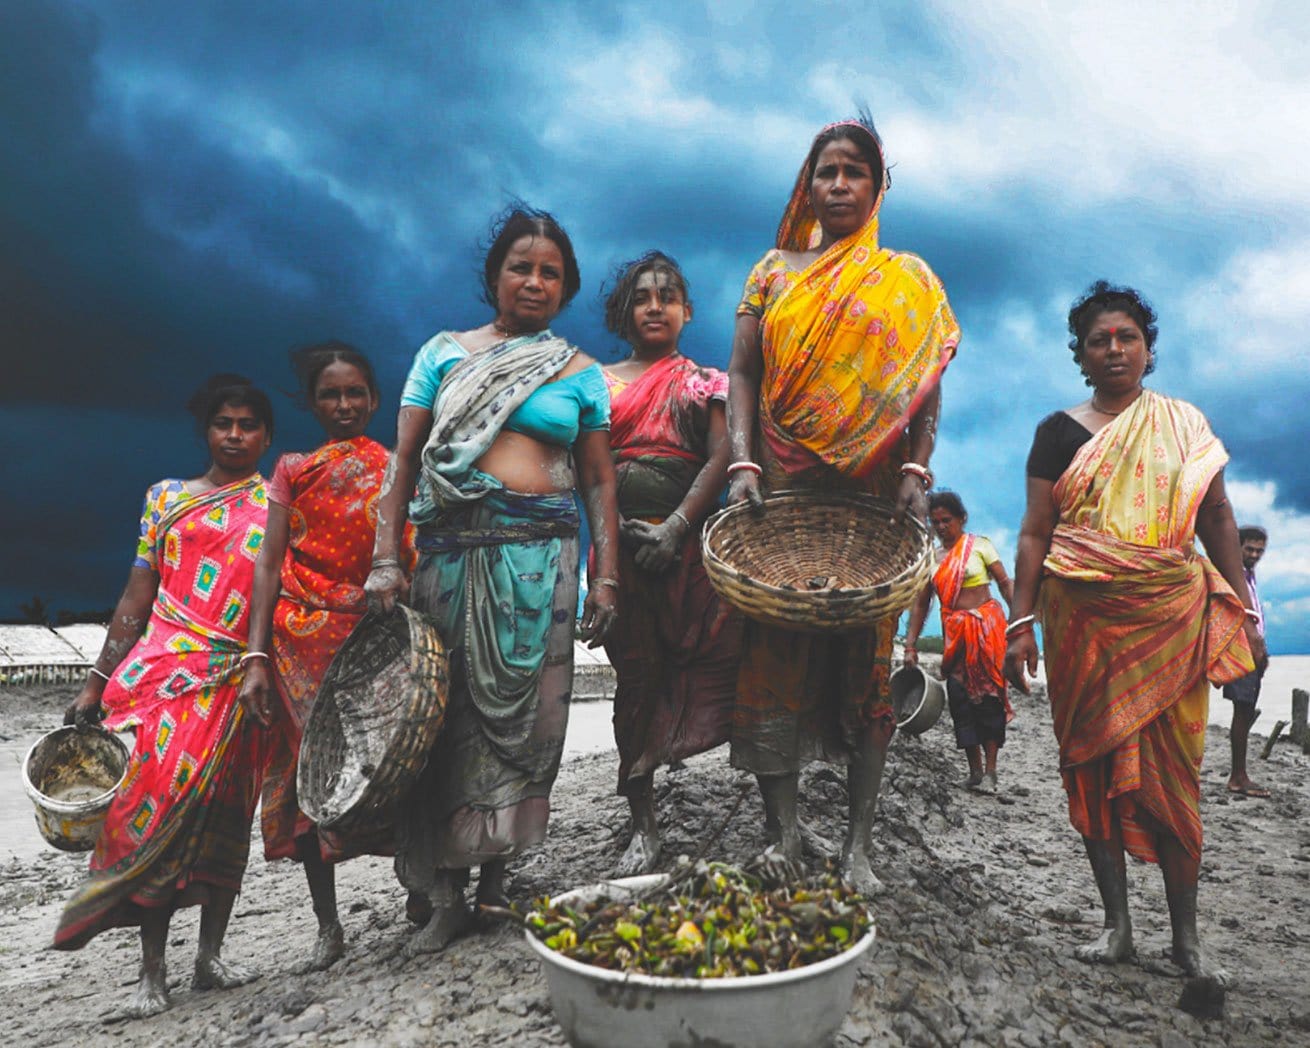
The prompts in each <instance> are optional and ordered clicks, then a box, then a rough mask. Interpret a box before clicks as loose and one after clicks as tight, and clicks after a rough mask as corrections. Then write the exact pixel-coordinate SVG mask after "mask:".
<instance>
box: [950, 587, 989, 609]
mask: <svg viewBox="0 0 1310 1048" xmlns="http://www.w3.org/2000/svg"><path fill="white" fill-rule="evenodd" d="M991 599H992V587H991V586H990V585H988V584H987V583H984V584H983V585H981V586H965V587H964V588H963V589H961V590H960V592H959V595H958V596H957V597H956V598H955V609H956V611H972V610H973V609H974V608H981V607H982V606H983V605H984V604H986V603H987V602H988V601H989V600H991Z"/></svg>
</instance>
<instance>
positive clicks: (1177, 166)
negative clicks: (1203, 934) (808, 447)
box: [0, 0, 1310, 652]
mask: <svg viewBox="0 0 1310 1048" xmlns="http://www.w3.org/2000/svg"><path fill="white" fill-rule="evenodd" d="M971 8H973V9H971ZM1307 53H1310V15H1307V14H1305V13H1304V9H1303V8H1302V7H1300V6H1299V5H1296V4H1293V3H1282V4H1263V3H1254V4H1252V3H1242V4H1238V3H1213V4H1205V5H1199V6H1197V5H1179V4H1168V5H1165V4H1161V5H1154V4H1141V3H1132V4H1130V3H1126V2H1122V3H1121V2H1118V0H1110V2H1106V3H1101V4H1097V5H1091V6H1089V5H1081V4H1080V5H1075V4H1067V5H1061V4H1049V5H1044V7H1043V6H1041V5H1031V4H1026V3H1017V2H1016V3H1007V2H999V3H989V4H986V5H964V4H955V3H952V4H934V3H914V4H908V3H906V4H900V3H891V4H876V5H875V4H864V3H858V4H857V3H850V4H838V3H825V2H816V3H810V4H805V5H796V4H781V3H778V4H775V3H769V2H763V3H760V2H751V3H745V2H737V0H718V2H714V3H710V4H706V5H701V4H683V3H665V4H658V5H650V4H626V5H625V4H613V3H606V4H569V3H557V4H551V5H542V4H525V3H501V4H494V5H493V4H486V5H482V4H479V5H471V4H470V5H464V4H459V5H456V4H434V3H431V2H427V0H423V2H410V3H404V2H389V3H385V4H382V3H331V2H324V0H318V2H313V3H285V2H284V3H277V4H267V3H253V2H245V0H227V2H223V3H216V2H197V3H191V4H165V3H162V2H159V3H146V4H108V3H105V4H97V3H88V2H82V3H77V2H57V0H49V2H45V3H35V2H32V0H9V2H7V3H6V4H4V5H3V7H0V243H3V244H4V245H5V250H4V251H3V252H0V306H2V307H3V308H0V317H3V321H0V324H2V325H3V326H2V327H0V332H2V334H0V339H2V344H3V346H4V366H5V375H6V381H5V382H4V383H0V447H4V448H6V449H9V454H7V455H6V456H5V460H4V466H3V475H4V477H5V479H6V482H7V483H6V485H5V487H6V491H7V492H8V493H9V498H8V499H7V504H8V509H7V511H6V512H4V513H2V514H0V548H3V550H4V553H3V555H2V556H3V561H4V563H3V571H2V572H0V615H6V614H16V613H17V609H18V604H19V603H20V602H21V601H25V600H27V599H29V598H30V597H32V596H33V595H37V594H39V595H41V596H43V597H44V598H45V599H46V600H47V602H48V603H49V604H50V605H52V606H53V607H55V608H95V607H107V606H109V605H110V604H112V603H113V601H114V600H115V599H116V597H117V594H118V592H119V590H120V588H121V586H122V582H123V579H124V577H125V575H126V571H127V567H128V565H129V563H130V559H131V552H132V547H133V542H134V533H135V520H136V517H137V515H138V512H139V501H140V497H141V494H142V492H143V491H144V490H145V488H146V486H147V485H148V484H149V483H150V482H152V481H153V480H155V479H158V478H159V477H161V476H165V475H179V474H181V475H194V474H196V473H199V472H200V471H201V470H202V469H203V468H204V465H205V462H204V453H203V449H202V448H201V447H200V445H199V444H198V443H197V442H196V440H195V438H194V437H193V436H192V435H191V431H190V426H189V419H188V418H187V417H186V415H185V413H184V412H183V409H182V404H183V402H184V401H185V399H186V394H187V393H188V392H189V391H190V389H191V388H192V387H194V386H195V385H196V384H197V383H198V382H199V381H200V379H202V378H203V377H204V376H205V375H206V374H208V373H209V372H211V371H216V370H239V371H243V372H245V373H247V374H249V375H250V376H251V377H253V378H255V379H256V380H257V381H259V382H261V383H262V384H263V385H265V386H266V387H268V388H271V389H273V390H290V389H291V388H292V378H291V375H290V373H289V370H288V369H287V366H286V351H287V349H288V348H290V347H292V346H294V345H299V344H303V343H306V342H309V341H313V340H318V339H321V338H326V337H337V338H343V339H346V340H348V341H352V342H354V343H356V344H358V345H359V346H361V347H362V348H364V349H365V350H366V351H367V352H368V353H370V355H371V356H372V357H373V359H374V360H375V361H376V362H377V364H378V366H379V370H380V373H381V377H382V381H383V387H384V390H383V392H384V407H383V410H382V411H380V412H379V414H378V417H377V419H376V420H375V422H374V425H373V430H372V432H373V434H374V435H375V436H376V437H378V439H380V440H383V441H384V442H389V441H390V440H391V437H392V434H393V426H394V408H395V403H396V396H397V394H398V392H399V387H400V383H401V381H402V379H403V375H404V372H405V369H406V367H407V365H408V363H409V359H410V357H411V356H412V354H413V351H414V349H415V348H416V347H417V346H418V345H419V344H421V343H422V342H423V341H424V340H425V339H426V338H427V337H428V336H429V335H431V334H432V333H433V332H435V331H437V330H439V329H441V328H445V327H471V326H474V325H476V324H479V323H482V322H484V321H485V320H486V319H487V313H486V310H485V308H484V307H482V306H481V305H480V304H479V303H478V299H477V293H476V272H477V268H478V265H479V260H480V258H479V247H478V246H479V242H480V241H481V240H482V238H483V237H484V236H485V233H486V228H487V222H488V219H489V217H490V216H491V214H492V213H493V212H495V211H497V210H498V209H500V208H501V207H503V206H504V204H505V203H506V202H507V201H508V200H509V199H511V198H513V197H521V198H523V199H525V200H527V201H529V202H531V203H533V204H534V205H537V206H540V207H545V208H548V209H550V210H552V211H554V212H555V213H556V214H557V215H558V216H559V218H560V219H561V220H562V221H563V223H564V224H565V226H566V228H567V229H568V230H569V232H570V233H571V235H572V236H573V238H574V242H575V244H576V246H577V249H578V254H579V258H580V261H581V264H582V272H583V291H582V293H581V294H580V295H579V297H578V298H577V300H576V301H575V302H574V304H573V305H572V306H571V307H570V309H569V310H568V311H567V312H566V313H565V314H564V315H563V317H562V318H561V320H560V322H559V323H558V324H557V325H556V327H557V330H559V331H560V332H561V333H563V334H565V335H567V336H568V337H570V338H572V339H573V340H574V341H576V342H577V343H578V344H579V345H581V346H582V347H583V348H585V349H587V350H588V351H589V352H592V353H593V354H594V355H596V356H597V357H600V358H601V359H613V358H614V357H615V356H616V354H617V352H618V347H617V346H616V345H615V344H614V340H613V339H612V338H611V337H610V336H609V335H608V334H606V333H605V332H604V330H603V326H602V323H601V317H600V304H599V289H600V286H601V283H602V281H603V280H604V279H605V278H606V277H607V276H608V274H609V273H610V272H611V271H612V269H613V268H614V266H615V265H616V264H617V263H619V262H620V261H622V260H623V259H625V258H630V257H632V256H634V255H636V254H638V253H640V252H642V251H644V250H646V249H647V248H651V247H659V248H661V249H663V250H666V251H669V252H671V253H672V254H674V255H675V256H676V257H678V258H679V259H680V260H681V262H682V263H683V265H684V267H685V269H686V270H687V272H688V275H689V277H690V279H691V282H692V290H693V295H694V299H695V304H696V317H695V320H694V322H693V324H692V325H691V326H690V327H689V328H688V329H687V332H686V335H685V337H684V349H685V350H686V351H687V352H688V353H689V354H690V355H692V356H695V357H697V358H699V359H702V360H704V361H707V362H710V363H716V364H723V363H724V362H725V361H726V356H727V350H728V346H729V340H730V334H731V328H732V317H733V307H734V305H735V303H736V301H737V298H738V296H739V294H740V291H741V286H742V282H743V280H744V278H745V275H746V273H747V272H748V271H749V269H750V267H751V265H752V263H753V262H754V260H755V259H756V258H758V256H759V255H760V254H761V253H762V252H763V251H764V250H765V249H766V248H767V247H769V246H770V244H771V240H772V235H773V231H774V229H775V227H776V225H777V221H778V218H779V216H780V214H781V211H782V207H783V205H784V203H785V200H786V196H787V192H788V190H789V188H790V185H791V183H792V180H793V179H794V177H795V173H796V169H797V167H798V165H799V163H800V160H801V158H802V157H803V155H804V152H805V150H806V148H807V146H808V143H809V141H810V139H811V137H812V136H813V134H814V132H815V131H816V130H817V128H818V127H819V126H820V125H822V124H824V123H826V122H828V121H829V120H832V119H835V118H839V117H842V116H846V115H849V114H850V113H851V112H852V111H853V110H854V109H855V106H856V104H857V102H866V103H867V104H868V106H869V107H870V108H871V109H872V111H873V113H874V116H875V118H876V119H877V121H878V124H879V127H880V129H881V130H882V132H883V137H884V140H885V142H886V147H887V153H888V158H889V160H890V162H891V163H893V164H894V165H895V166H894V168H893V171H892V177H893V186H892V189H891V191H890V193H889V194H888V197H887V201H886V204H885V206H884V209H883V227H882V228H883V239H884V242H885V243H886V244H888V245H889V246H891V247H894V248H898V249H902V250H907V251H913V252H915V253H917V254H919V255H921V256H922V257H924V258H925V259H926V260H927V261H928V262H929V263H930V264H931V265H932V266H933V268H934V269H935V270H936V271H937V272H938V274H939V275H940V276H941V277H942V280H943V282H944V283H945V285H946V288H947V291H948V293H949V295H950V297H951V301H952V303H953V304H954V306H955V308H956V312H957V313H958V315H959V317H960V320H961V325H962V328H963V342H962V346H961V350H960V355H959V357H958V359H957V361H956V362H955V363H954V364H953V365H952V366H951V368H950V370H949V372H948V374H947V377H946V380H945V410H944V416H943V429H942V436H941V441H940V446H939V451H938V454H937V456H936V458H935V460H934V466H935V468H936V471H937V474H938V477H939V479H940V481H941V482H942V483H944V484H946V485H949V486H951V487H954V488H956V489H957V490H958V491H960V492H961V494H962V496H963V497H964V499H965V501H966V503H967V504H968V505H969V507H970V510H971V514H972V519H971V525H972V526H973V527H974V528H975V529H976V530H978V531H982V532H984V533H987V534H989V535H990V536H991V537H992V539H993V540H994V541H995V542H996V543H997V545H998V546H999V547H1000V548H1001V549H1002V552H1003V554H1004V555H1005V556H1006V557H1007V559H1009V558H1012V555H1013V543H1014V535H1015V532H1016V530H1017V526H1018V521H1019V517H1020V514H1021V512H1022V495H1023V460H1024V457H1025V454H1026V452H1027V447H1028V443H1029V440H1030V439H1031V435H1032V430H1033V427H1034V425H1035V424H1036V423H1037V421H1038V420H1039V419H1040V418H1041V417H1042V416H1044V415H1045V414H1047V413H1048V412H1050V411H1052V410H1055V409H1057V408H1061V407H1067V406H1069V405H1071V404H1073V403H1075V402H1077V401H1078V400H1080V399H1082V398H1083V396H1084V395H1085V388H1084V387H1083V386H1082V384H1081V380H1080V376H1079V375H1078V372H1077V370H1076V368H1075V367H1074V365H1073V363H1072V359H1071V357H1070V355H1069V352H1068V349H1067V348H1066V338H1067V336H1066V333H1065V330H1064V315H1065V312H1066V311H1067V309H1068V306H1069V303H1070V301H1071V300H1072V299H1073V298H1074V297H1075V296H1076V295H1077V293H1078V292H1079V291H1080V290H1081V289H1082V288H1083V287H1085V286H1086V285H1087V284H1088V283H1090V282H1091V281H1092V280H1094V279H1095V278H1097V277H1101V276H1104V277H1107V278H1109V279H1112V280H1115V281H1119V282H1126V283H1130V284H1134V285H1136V286H1139V287H1140V288H1142V289H1143V290H1144V291H1145V292H1146V294H1147V295H1148V297H1150V298H1151V300H1152V301H1153V303H1154V304H1155V306H1156V308H1157V309H1158V311H1159V313H1160V315H1161V321H1160V330H1161V336H1160V342H1159V345H1158V350H1159V367H1158V369H1157V372H1156V374H1155V376H1153V380H1152V385H1153V386H1154V387H1155V388H1157V389H1159V390H1161V391H1162V392H1165V393H1169V394H1172V395H1176V396H1181V397H1184V398H1186V399H1189V400H1191V401H1193V402H1194V403H1196V404H1197V405H1198V406H1200V407H1201V408H1202V409H1203V410H1204V411H1205V412H1206V413H1207V415H1209V417H1210V419H1211V421H1212V423H1213V424H1214V426H1215V428H1216V430H1217V431H1218V432H1219V434H1220V435H1221V437H1222V438H1223V440H1224V441H1225V443H1226V444H1227V446H1228V448H1229V450H1230V452H1231V453H1232V456H1233V461H1232V463H1231V464H1230V466H1229V470H1228V478H1229V487H1230V492H1231V494H1232V497H1233V501H1234V503H1235V505H1236V508H1237V512H1238V516H1239V517H1240V518H1241V519H1242V520H1252V521H1256V522H1259V523H1263V524H1264V525H1265V526H1267V527H1268V528H1269V530H1270V532H1271V544H1270V552H1269V555H1268V556H1267V557H1266V559H1265V562H1264V564H1263V566H1262V569H1261V578H1262V592H1263V595H1264V597H1265V603H1266V606H1267V609H1268V612H1269V622H1270V634H1271V641H1272V647H1273V649H1274V650H1275V651H1279V652H1292V651H1300V652H1304V651H1310V624H1308V623H1310V614H1308V613H1310V456H1307V455H1306V454H1305V449H1304V445H1303V443H1302V442H1303V441H1305V440H1306V439H1307V437H1310V425H1307V423H1306V422H1305V421H1304V419H1305V414H1304V411H1303V408H1304V405H1305V404H1306V403H1307V402H1310V366H1307V358H1308V354H1307V341H1308V340H1310V334H1307V333H1308V332H1310V211H1308V210H1307V204H1308V203H1310V178H1307V177H1306V170H1307V168H1306V167H1303V166H1302V165H1310V126H1307V125H1310V73H1308V72H1307V70H1306V68H1305V62H1304V56H1305V55H1306V54H1307ZM276 402H277V405H278V407H279V409H280V410H279V430H278V434H277V440H276V442H275V447H276V448H277V449H279V450H285V449H288V448H302V447H307V446H311V445H312V444H313V443H314V442H315V440H316V438H317V434H316V432H315V427H314V426H313V424H312V422H311V421H310V420H309V419H308V417H307V416H306V415H305V414H304V413H303V412H301V411H299V410H298V409H297V408H296V407H295V406H294V404H293V403H292V402H291V400H289V399H287V398H282V397H280V396H279V397H277V398H276ZM14 449H21V453H20V454H14ZM268 465H269V466H270V467H271V459H270V462H269V463H268Z"/></svg>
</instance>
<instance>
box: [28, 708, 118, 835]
mask: <svg viewBox="0 0 1310 1048" xmlns="http://www.w3.org/2000/svg"><path fill="white" fill-rule="evenodd" d="M131 756H132V754H131V752H130V751H129V750H128V748H127V744H126V743H124V742H123V740H122V739H121V738H119V736H117V735H114V734H112V733H111V732H107V731H104V730H102V729H99V728H97V729H95V730H94V731H78V729H76V728H71V727H69V728H57V729H55V730H54V731H52V732H50V734H48V735H44V736H42V737H41V738H40V739H38V740H37V741H36V742H35V743H34V744H33V746H32V748H31V749H30V750H28V751H27V756H26V757H25V758H24V759H23V790H24V791H25V792H26V793H27V796H28V798H29V799H30V800H31V802H32V804H33V805H34V806H35V807H36V825H37V828H38V829H39V830H40V831H41V836H42V837H44V838H45V839H46V840H47V841H49V842H50V843H51V844H53V845H54V846H55V847H56V848H59V849H60V850H61V851H72V852H81V851H90V850H91V849H92V848H94V847H95V844H96V838H97V837H99V836H100V828H101V827H102V826H103V825H104V822H105V815H106V813H108V811H109V805H110V803H111V802H112V801H113V799H114V794H115V792H117V790H118V787H119V784H120V783H121V782H122V781H123V776H124V775H126V774H127V762H128V760H129V759H130V758H131Z"/></svg>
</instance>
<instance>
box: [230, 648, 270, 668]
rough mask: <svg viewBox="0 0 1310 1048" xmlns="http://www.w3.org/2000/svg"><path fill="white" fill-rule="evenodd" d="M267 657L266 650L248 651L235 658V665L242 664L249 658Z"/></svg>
mask: <svg viewBox="0 0 1310 1048" xmlns="http://www.w3.org/2000/svg"><path fill="white" fill-rule="evenodd" d="M267 658H268V652H266V651H248V652H246V653H245V654H244V655H242V656H241V658H239V659H237V665H238V666H244V665H245V664H246V663H247V662H249V661H250V660H251V659H267Z"/></svg>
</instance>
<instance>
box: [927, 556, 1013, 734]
mask: <svg viewBox="0 0 1310 1048" xmlns="http://www.w3.org/2000/svg"><path fill="white" fill-rule="evenodd" d="M973 540H974V537H973V536H972V535H970V534H968V533H967V532H966V533H965V534H964V535H962V536H960V540H959V541H958V542H956V544H955V545H954V546H952V547H951V548H950V549H949V550H948V551H947V553H946V556H945V557H943V558H942V562H941V563H940V564H938V565H937V570H936V571H935V572H934V573H933V577H932V581H933V585H934V586H935V587H936V589H937V597H938V599H939V600H940V601H941V605H942V639H943V645H944V646H943V648H942V674H943V676H946V677H954V678H955V679H956V680H958V681H959V682H960V683H961V684H963V685H964V690H965V693H966V694H967V695H968V696H969V701H971V702H981V701H982V699H983V697H984V696H986V695H995V696H997V697H999V698H1000V700H1001V704H1002V705H1003V706H1004V707H1005V719H1006V721H1007V722H1008V721H1012V720H1014V707H1013V706H1011V705H1010V697H1009V694H1008V691H1009V689H1008V688H1006V686H1005V672H1004V669H1003V666H1004V663H1005V613H1004V612H1003V611H1002V610H1001V605H1000V603H999V602H998V601H997V600H996V599H995V598H993V599H991V600H988V601H985V602H984V603H983V604H981V605H979V606H978V607H976V608H956V607H955V601H956V598H957V597H959V595H960V589H961V588H962V587H963V585H964V572H965V568H966V566H967V565H968V563H969V555H970V554H971V553H972V552H973Z"/></svg>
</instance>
